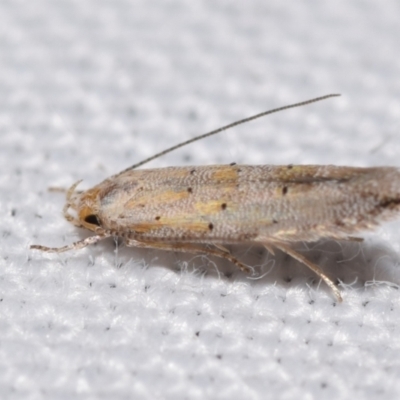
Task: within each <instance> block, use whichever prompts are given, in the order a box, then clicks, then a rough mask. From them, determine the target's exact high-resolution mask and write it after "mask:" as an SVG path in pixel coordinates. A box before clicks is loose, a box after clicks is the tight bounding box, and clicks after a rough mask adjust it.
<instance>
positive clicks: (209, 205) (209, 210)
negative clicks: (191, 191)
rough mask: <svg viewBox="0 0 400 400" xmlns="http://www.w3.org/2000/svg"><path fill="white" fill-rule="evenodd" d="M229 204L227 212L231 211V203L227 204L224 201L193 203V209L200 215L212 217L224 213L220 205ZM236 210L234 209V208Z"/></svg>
mask: <svg viewBox="0 0 400 400" xmlns="http://www.w3.org/2000/svg"><path fill="white" fill-rule="evenodd" d="M227 203H229V211H232V210H233V207H234V206H233V202H228V201H224V200H218V201H216V200H211V201H208V202H206V203H195V205H194V207H195V209H196V211H198V212H199V213H200V214H201V215H212V214H217V213H219V212H225V211H224V209H223V208H222V204H227ZM235 208H236V207H235Z"/></svg>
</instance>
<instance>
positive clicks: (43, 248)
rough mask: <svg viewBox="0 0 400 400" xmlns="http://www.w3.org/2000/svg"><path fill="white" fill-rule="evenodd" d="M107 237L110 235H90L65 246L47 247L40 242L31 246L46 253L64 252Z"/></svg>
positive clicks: (81, 247)
mask: <svg viewBox="0 0 400 400" xmlns="http://www.w3.org/2000/svg"><path fill="white" fill-rule="evenodd" d="M106 237H108V236H107V235H95V236H89V237H88V238H86V239H82V240H79V241H78V242H74V243H71V244H68V245H66V246H63V247H46V246H41V245H40V244H33V245H31V246H30V248H31V249H33V250H40V251H44V252H46V253H63V252H64V251H69V250H79V249H83V248H84V247H86V246H89V245H91V244H94V243H97V242H98V241H100V240H102V239H104V238H106Z"/></svg>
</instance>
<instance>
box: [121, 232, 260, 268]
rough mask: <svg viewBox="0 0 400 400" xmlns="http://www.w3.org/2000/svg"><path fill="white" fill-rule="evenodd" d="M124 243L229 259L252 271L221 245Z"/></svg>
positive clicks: (130, 240) (238, 265) (127, 241)
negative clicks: (212, 246) (210, 246)
mask: <svg viewBox="0 0 400 400" xmlns="http://www.w3.org/2000/svg"><path fill="white" fill-rule="evenodd" d="M125 243H126V245H127V246H133V247H142V248H152V249H157V250H166V251H179V252H182V253H192V254H204V255H207V256H215V257H219V258H224V259H225V260H228V261H230V262H231V263H232V264H234V265H236V266H237V267H238V268H239V269H240V270H241V271H243V272H245V273H250V272H251V271H252V270H251V268H250V267H248V266H247V265H245V264H243V263H242V262H240V261H239V260H238V259H237V258H236V257H234V256H232V255H231V253H230V252H229V251H228V249H226V248H224V247H221V246H216V247H215V248H214V249H212V248H206V247H203V246H201V245H198V244H194V243H167V242H140V241H137V240H132V239H127V240H125Z"/></svg>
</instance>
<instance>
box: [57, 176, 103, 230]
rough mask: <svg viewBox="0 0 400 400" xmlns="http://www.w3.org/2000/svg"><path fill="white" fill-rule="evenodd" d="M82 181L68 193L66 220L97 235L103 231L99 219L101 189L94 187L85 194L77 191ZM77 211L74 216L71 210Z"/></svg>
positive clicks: (65, 211)
mask: <svg viewBox="0 0 400 400" xmlns="http://www.w3.org/2000/svg"><path fill="white" fill-rule="evenodd" d="M80 182H81V181H79V182H77V183H75V184H74V185H72V186H71V188H70V189H69V190H68V192H67V203H66V204H65V207H64V216H65V218H66V219H67V220H68V221H70V222H72V223H73V224H74V225H76V226H79V227H82V228H86V229H89V230H91V231H93V232H96V233H101V232H102V231H103V229H102V224H101V219H100V218H99V215H98V213H99V200H98V194H99V189H98V188H97V187H94V188H92V189H90V190H86V191H84V192H81V191H77V190H76V187H77V186H78V185H79V183H80ZM71 209H72V210H73V211H75V212H74V213H73V214H75V216H74V215H73V214H71V213H70V210H71Z"/></svg>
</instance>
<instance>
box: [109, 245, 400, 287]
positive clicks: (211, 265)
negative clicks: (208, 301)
mask: <svg viewBox="0 0 400 400" xmlns="http://www.w3.org/2000/svg"><path fill="white" fill-rule="evenodd" d="M109 243H110V244H109V245H110V246H111V245H112V242H111V241H110V242H109ZM107 246H108V245H107ZM117 247H118V260H119V261H118V262H119V264H120V265H123V264H125V263H127V262H128V261H131V260H135V262H140V263H142V264H143V265H144V266H146V267H151V266H155V265H157V266H162V267H164V268H168V269H171V270H173V271H176V272H177V273H178V272H182V271H186V272H188V273H195V274H200V275H203V276H204V277H206V278H207V279H228V280H235V281H242V282H246V283H250V284H251V283H254V284H257V285H259V284H274V285H281V286H284V287H290V285H297V284H308V285H312V286H317V285H319V284H320V278H319V277H318V276H317V275H316V274H315V273H314V272H313V271H311V270H310V269H309V268H308V267H306V266H305V265H303V264H301V263H300V262H298V261H297V260H295V259H293V258H292V257H291V256H289V255H288V254H286V253H283V252H282V251H278V250H276V251H275V254H271V253H269V252H268V250H267V249H265V248H264V247H262V246H255V245H237V246H236V245H235V246H228V247H227V248H228V249H229V250H230V252H231V254H232V255H234V256H235V257H236V258H238V259H239V260H240V261H241V262H243V263H244V264H246V265H248V266H249V267H251V268H252V273H251V274H246V273H244V272H242V271H240V270H239V269H238V268H237V267H236V266H235V265H233V264H232V263H231V262H229V261H228V260H225V259H220V258H217V257H213V256H204V255H193V254H188V253H181V252H170V251H162V250H157V249H140V248H132V247H126V246H125V245H124V244H123V243H121V242H119V243H118V244H117ZM292 247H293V248H294V249H295V250H296V251H298V252H299V253H301V254H302V255H303V256H305V257H306V258H307V259H308V260H309V261H311V262H313V263H314V264H316V265H318V266H319V267H320V268H321V270H322V271H323V272H324V273H325V274H326V275H327V276H328V277H329V278H330V279H332V281H333V282H335V283H337V284H338V283H340V284H341V285H344V286H351V287H352V288H363V287H365V286H368V284H373V283H378V282H387V283H393V284H394V285H400V268H399V265H400V257H399V255H398V254H397V253H396V252H395V251H394V250H393V249H391V248H390V247H388V246H387V245H386V244H384V243H381V242H379V241H376V240H374V239H371V240H368V239H367V240H365V241H363V242H354V241H334V240H323V241H318V242H315V243H295V244H293V246H292ZM324 286H325V285H323V284H322V285H321V287H324ZM326 290H329V289H328V288H326Z"/></svg>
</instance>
